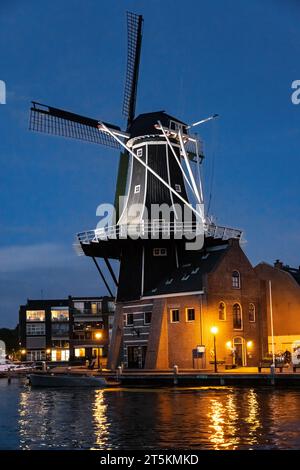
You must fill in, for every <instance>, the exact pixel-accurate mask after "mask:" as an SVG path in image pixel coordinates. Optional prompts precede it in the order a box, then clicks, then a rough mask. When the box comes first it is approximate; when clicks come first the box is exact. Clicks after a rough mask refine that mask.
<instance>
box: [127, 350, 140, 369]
mask: <svg viewBox="0 0 300 470" xmlns="http://www.w3.org/2000/svg"><path fill="white" fill-rule="evenodd" d="M127 364H128V366H127V367H128V368H129V369H138V368H139V367H140V364H139V347H138V346H127Z"/></svg>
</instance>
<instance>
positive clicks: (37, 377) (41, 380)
mask: <svg viewBox="0 0 300 470" xmlns="http://www.w3.org/2000/svg"><path fill="white" fill-rule="evenodd" d="M28 378H29V382H30V385H31V386H32V387H96V388H102V387H106V386H107V382H106V380H105V379H104V378H103V377H95V376H92V375H75V374H73V375H71V374H30V375H29V376H28Z"/></svg>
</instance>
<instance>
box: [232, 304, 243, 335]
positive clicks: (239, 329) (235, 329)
mask: <svg viewBox="0 0 300 470" xmlns="http://www.w3.org/2000/svg"><path fill="white" fill-rule="evenodd" d="M235 305H239V307H240V312H241V328H234V316H233V307H234V306H235ZM232 327H233V329H234V331H242V330H243V309H242V306H241V304H240V303H239V302H234V304H233V305H232Z"/></svg>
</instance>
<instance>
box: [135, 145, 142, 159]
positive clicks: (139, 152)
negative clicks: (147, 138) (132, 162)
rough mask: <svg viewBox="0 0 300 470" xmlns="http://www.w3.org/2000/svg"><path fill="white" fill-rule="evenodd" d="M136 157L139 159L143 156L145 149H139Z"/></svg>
mask: <svg viewBox="0 0 300 470" xmlns="http://www.w3.org/2000/svg"><path fill="white" fill-rule="evenodd" d="M136 156H137V157H139V158H140V157H142V156H143V148H142V147H140V148H138V149H137V151H136Z"/></svg>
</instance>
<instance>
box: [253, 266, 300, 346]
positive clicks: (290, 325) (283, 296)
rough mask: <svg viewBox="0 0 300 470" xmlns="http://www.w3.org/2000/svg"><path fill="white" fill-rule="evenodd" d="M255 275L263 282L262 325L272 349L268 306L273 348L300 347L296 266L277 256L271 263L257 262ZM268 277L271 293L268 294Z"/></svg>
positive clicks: (299, 283)
mask: <svg viewBox="0 0 300 470" xmlns="http://www.w3.org/2000/svg"><path fill="white" fill-rule="evenodd" d="M255 272H256V274H257V276H258V277H259V278H260V279H261V281H262V282H263V283H264V290H265V300H264V302H265V311H266V325H265V330H264V334H265V336H266V337H267V338H268V347H269V352H271V351H272V328H271V310H270V302H271V301H272V316H273V331H274V336H273V341H274V347H275V352H276V353H279V352H283V353H284V352H285V351H289V352H290V353H293V352H294V350H295V349H298V348H299V347H300V269H299V268H292V267H290V266H287V265H284V264H283V263H282V262H280V261H279V260H277V261H276V262H275V263H274V266H272V265H270V264H268V263H264V262H262V263H259V264H258V265H257V266H256V267H255ZM270 281H271V296H270Z"/></svg>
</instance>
